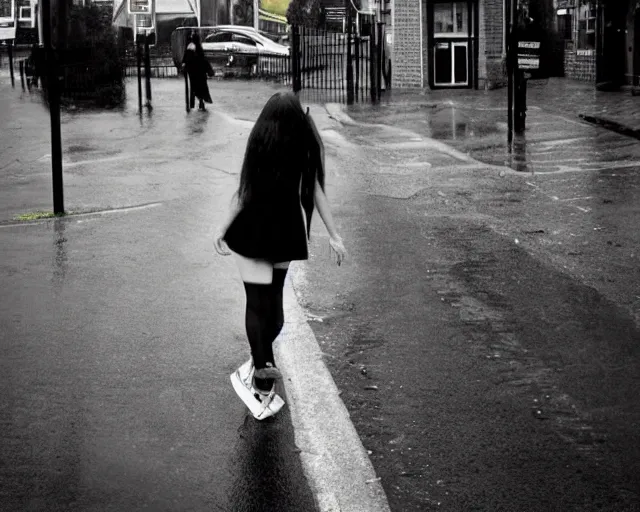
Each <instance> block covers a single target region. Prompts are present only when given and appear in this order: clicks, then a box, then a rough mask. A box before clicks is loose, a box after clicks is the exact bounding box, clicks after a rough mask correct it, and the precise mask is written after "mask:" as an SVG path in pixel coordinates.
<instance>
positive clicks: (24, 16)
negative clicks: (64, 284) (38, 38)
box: [19, 5, 31, 21]
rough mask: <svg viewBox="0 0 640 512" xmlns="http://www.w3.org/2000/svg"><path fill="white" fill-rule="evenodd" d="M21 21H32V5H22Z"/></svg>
mask: <svg viewBox="0 0 640 512" xmlns="http://www.w3.org/2000/svg"><path fill="white" fill-rule="evenodd" d="M19 20H20V21H31V6H29V5H22V6H20V16H19Z"/></svg>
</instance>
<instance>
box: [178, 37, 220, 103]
mask: <svg viewBox="0 0 640 512" xmlns="http://www.w3.org/2000/svg"><path fill="white" fill-rule="evenodd" d="M182 62H183V63H184V64H185V65H186V68H187V73H188V74H189V83H190V86H191V107H192V108H193V106H194V101H193V100H194V98H195V97H197V98H198V99H200V100H202V101H205V102H207V103H213V101H212V100H211V95H210V94H209V87H208V86H207V75H211V74H212V73H213V70H212V69H211V64H209V61H208V60H207V59H206V57H205V56H204V54H202V53H200V52H198V51H196V46H195V45H194V44H193V43H190V44H189V46H187V49H186V50H185V52H184V57H183V58H182Z"/></svg>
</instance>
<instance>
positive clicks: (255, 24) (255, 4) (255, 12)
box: [253, 0, 260, 30]
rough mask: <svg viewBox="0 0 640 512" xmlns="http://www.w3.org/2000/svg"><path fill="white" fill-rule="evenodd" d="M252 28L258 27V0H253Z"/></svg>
mask: <svg viewBox="0 0 640 512" xmlns="http://www.w3.org/2000/svg"><path fill="white" fill-rule="evenodd" d="M253 28H255V29H256V30H258V29H259V28H260V0H253Z"/></svg>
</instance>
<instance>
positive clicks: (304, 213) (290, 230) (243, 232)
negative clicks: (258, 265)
mask: <svg viewBox="0 0 640 512" xmlns="http://www.w3.org/2000/svg"><path fill="white" fill-rule="evenodd" d="M314 180H315V177H314ZM304 182H307V180H304ZM304 182H303V185H302V186H301V185H300V181H297V182H296V180H293V181H292V183H290V184H289V185H278V186H273V187H267V186H263V187H261V189H262V190H263V192H265V191H266V190H268V189H270V191H269V192H268V193H263V194H261V197H258V198H256V199H255V200H253V201H249V203H248V204H246V205H245V206H243V207H242V208H241V209H240V211H239V212H238V214H237V215H236V217H235V218H234V220H233V221H232V222H231V224H230V226H229V228H228V229H227V231H226V233H225V235H224V240H225V242H226V243H227V245H228V246H229V249H231V250H232V251H233V252H235V253H237V254H240V255H242V256H245V257H247V258H255V259H261V260H267V261H270V262H272V263H279V262H284V261H293V260H306V259H308V257H309V251H308V246H307V240H308V230H309V226H310V223H311V214H312V213H313V202H312V201H313V199H312V197H313V195H312V194H313V185H311V188H309V184H308V183H304ZM301 189H302V191H303V196H304V198H303V200H301V197H300V196H301V194H300V191H301ZM309 198H311V204H309ZM303 203H304V204H305V207H304V208H303V206H302V204H303Z"/></svg>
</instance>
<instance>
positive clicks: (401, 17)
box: [387, 0, 506, 89]
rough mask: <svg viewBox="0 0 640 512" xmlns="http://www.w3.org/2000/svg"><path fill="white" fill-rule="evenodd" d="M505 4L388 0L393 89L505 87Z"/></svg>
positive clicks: (493, 1) (497, 1) (469, 0)
mask: <svg viewBox="0 0 640 512" xmlns="http://www.w3.org/2000/svg"><path fill="white" fill-rule="evenodd" d="M505 5H506V0H393V3H392V8H391V13H392V15H391V17H390V18H391V19H390V24H389V23H388V24H387V34H388V41H389V44H390V46H391V53H392V55H393V57H392V64H393V69H394V71H393V84H394V87H429V88H433V89H438V88H452V89H464V88H494V87H500V86H502V85H503V84H504V83H506V74H505V69H506V68H505V57H506V53H505V38H504V27H505V18H504V15H505Z"/></svg>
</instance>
